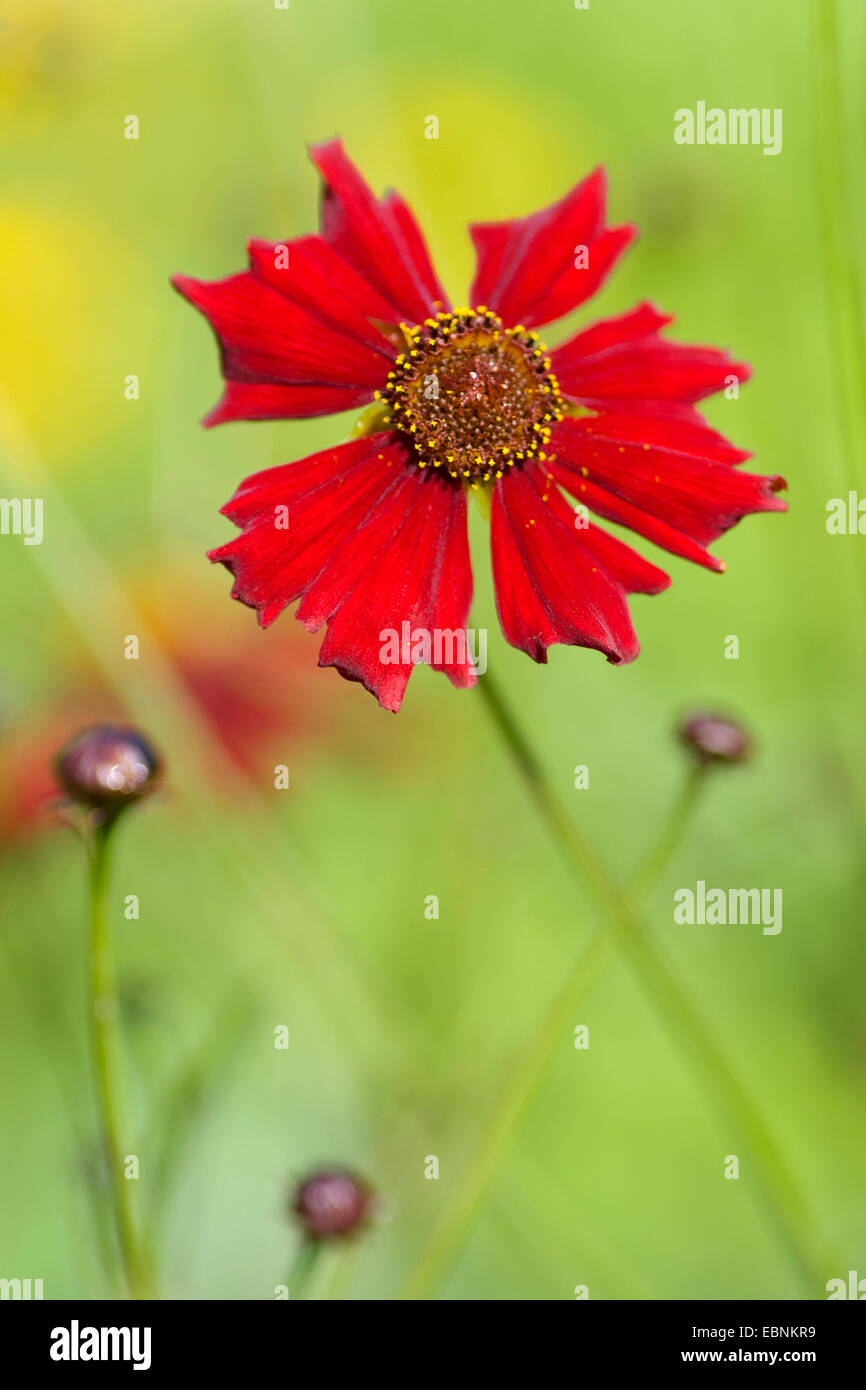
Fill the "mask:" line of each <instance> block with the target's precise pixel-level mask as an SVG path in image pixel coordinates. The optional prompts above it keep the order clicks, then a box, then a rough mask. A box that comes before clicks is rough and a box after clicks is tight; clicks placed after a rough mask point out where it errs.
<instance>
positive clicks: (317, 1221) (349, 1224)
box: [292, 1170, 373, 1240]
mask: <svg viewBox="0 0 866 1390" xmlns="http://www.w3.org/2000/svg"><path fill="white" fill-rule="evenodd" d="M372 1198H373V1194H372V1191H371V1190H370V1188H369V1187H368V1186H367V1184H366V1183H365V1182H364V1181H363V1180H362V1179H361V1178H357V1177H355V1175H354V1174H353V1173H347V1172H345V1171H344V1170H336V1171H332V1172H323V1173H313V1174H312V1175H311V1176H310V1177H309V1178H306V1179H305V1180H304V1181H303V1182H302V1183H301V1184H300V1186H299V1187H298V1189H297V1192H296V1193H295V1196H294V1200H293V1202H292V1210H293V1211H294V1213H295V1215H296V1216H297V1218H298V1220H299V1221H300V1223H301V1225H302V1227H303V1229H304V1233H305V1235H306V1236H307V1237H308V1238H309V1239H310V1240H328V1239H330V1238H331V1237H332V1236H349V1235H352V1234H353V1233H354V1232H355V1231H357V1230H358V1229H359V1227H361V1226H364V1225H366V1223H367V1221H368V1220H369V1218H370V1214H371V1207H372Z"/></svg>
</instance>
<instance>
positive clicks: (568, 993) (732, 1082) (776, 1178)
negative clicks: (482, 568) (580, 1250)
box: [401, 672, 827, 1299]
mask: <svg viewBox="0 0 866 1390" xmlns="http://www.w3.org/2000/svg"><path fill="white" fill-rule="evenodd" d="M479 688H480V689H481V691H482V692H483V695H484V697H485V699H486V703H487V707H488V709H489V711H490V713H491V715H492V716H493V719H494V721H495V723H496V725H497V727H498V729H499V732H500V734H501V735H502V737H503V739H504V741H505V743H506V745H507V747H508V750H509V752H510V753H511V754H512V756H513V758H514V760H515V763H516V764H517V767H518V769H519V771H520V772H521V774H522V776H523V777H524V779H525V780H526V782H527V784H528V787H529V790H530V792H531V794H532V796H533V799H534V800H535V802H536V805H537V806H538V808H539V810H540V811H541V814H542V816H543V818H544V819H545V821H546V822H547V824H548V827H549V828H550V829H551V830H552V831H553V834H554V837H555V839H556V840H557V842H558V843H559V846H560V848H561V849H562V850H563V851H564V853H565V855H566V857H567V859H568V861H569V864H570V866H571V867H572V868H573V869H575V870H577V871H578V873H579V875H580V876H581V877H582V878H583V879H585V881H586V883H587V884H588V886H589V888H590V890H591V891H592V893H593V896H594V898H595V899H596V902H597V905H598V906H599V908H600V909H601V913H602V916H603V919H604V926H603V928H602V930H601V931H600V932H599V933H597V934H596V936H595V937H593V938H592V940H591V941H590V943H589V945H588V946H587V947H586V948H585V950H584V951H583V952H582V954H581V956H580V957H579V958H578V961H577V963H576V965H575V966H574V968H573V970H572V971H571V973H570V975H569V977H568V979H567V981H566V983H565V985H564V986H563V988H562V989H561V990H560V991H559V993H558V994H557V996H556V998H555V1000H554V1002H553V1005H552V1007H551V1009H550V1011H549V1012H548V1014H547V1015H546V1017H545V1019H544V1020H543V1022H542V1024H541V1027H540V1028H539V1030H538V1032H537V1033H536V1034H535V1035H534V1036H533V1038H532V1040H531V1041H530V1044H529V1047H528V1049H527V1050H526V1052H525V1053H524V1054H523V1057H522V1058H521V1060H520V1062H519V1063H518V1066H517V1067H516V1068H515V1070H514V1071H513V1072H512V1074H511V1076H510V1077H509V1080H508V1082H507V1084H506V1086H505V1088H504V1091H503V1093H502V1096H501V1098H500V1101H499V1103H498V1105H497V1106H496V1109H495V1111H494V1115H493V1119H492V1121H491V1123H490V1125H489V1126H488V1128H487V1129H486V1130H485V1132H484V1135H483V1137H482V1141H481V1144H480V1146H479V1148H478V1149H477V1150H476V1153H475V1155H474V1157H473V1159H472V1160H471V1162H470V1165H469V1168H468V1169H467V1171H466V1174H465V1175H464V1178H463V1180H462V1181H461V1183H460V1184H459V1186H458V1189H457V1192H456V1194H455V1196H454V1198H453V1200H452V1201H451V1203H450V1205H449V1206H448V1208H447V1209H446V1212H445V1216H444V1218H443V1220H442V1222H441V1223H440V1225H439V1226H438V1228H437V1229H436V1230H435V1231H434V1233H433V1235H432V1237H431V1239H430V1241H429V1242H428V1244H427V1246H426V1247H425V1249H424V1250H423V1251H422V1254H421V1258H420V1260H419V1262H418V1264H417V1265H416V1267H415V1269H414V1271H413V1273H412V1275H411V1277H410V1279H409V1281H408V1283H407V1284H406V1286H405V1288H404V1290H403V1292H402V1295H401V1296H402V1297H403V1298H406V1299H421V1298H426V1297H428V1296H430V1294H431V1292H432V1291H434V1290H435V1288H436V1286H437V1284H438V1282H439V1280H440V1278H441V1277H442V1275H443V1274H444V1273H445V1272H446V1270H447V1269H448V1267H449V1265H450V1263H451V1261H452V1259H453V1258H454V1256H455V1254H456V1253H457V1251H458V1250H459V1248H460V1246H461V1244H462V1242H463V1241H464V1240H465V1238H466V1236H467V1235H468V1233H469V1231H470V1229H471V1226H472V1224H473V1222H474V1220H475V1217H476V1216H477V1214H478V1210H479V1207H480V1203H481V1201H482V1199H483V1196H484V1193H485V1192H486V1190H487V1187H488V1186H489V1183H490V1180H491V1178H492V1176H493V1173H494V1171H495V1169H496V1168H497V1166H498V1164H499V1163H500V1161H501V1159H502V1156H503V1153H504V1151H505V1149H506V1147H507V1144H508V1142H509V1140H510V1139H511V1137H512V1136H513V1134H514V1132H515V1130H516V1128H517V1125H518V1124H519V1121H520V1120H521V1118H522V1117H523V1116H524V1115H525V1114H526V1112H527V1110H528V1108H529V1106H530V1105H531V1103H532V1101H533V1099H534V1098H535V1096H536V1094H537V1092H538V1089H539V1086H540V1084H541V1081H542V1080H543V1078H544V1075H545V1073H546V1071H547V1067H548V1064H549V1063H550V1061H551V1059H552V1057H553V1055H554V1053H555V1051H556V1047H557V1045H558V1044H559V1043H560V1042H561V1040H562V1038H563V1037H564V1036H565V1033H566V1029H567V1025H568V1023H569V1022H570V1021H571V1019H573V1017H574V1011H575V1008H576V1007H579V1004H580V1002H581V1001H582V999H583V998H584V996H585V993H586V991H587V990H588V989H589V988H590V987H591V986H592V984H593V983H594V982H595V980H596V979H597V978H598V977H599V975H600V974H601V972H602V970H603V969H604V967H605V965H606V964H607V960H608V958H609V956H610V955H611V954H612V950H613V947H614V946H615V945H616V944H617V943H619V944H620V945H622V946H623V947H624V948H625V949H626V951H627V952H628V954H629V956H630V958H631V961H632V964H633V966H634V967H635V968H636V970H637V972H638V974H639V976H640V978H641V980H642V981H643V983H644V985H645V986H647V987H648V989H649V992H650V994H651V995H652V996H653V998H654V1000H655V1002H656V1004H657V1005H659V1006H660V1009H661V1013H662V1016H663V1018H665V1020H666V1021H668V1022H672V1023H673V1024H674V1025H675V1027H676V1028H677V1031H678V1032H679V1033H680V1034H681V1036H682V1038H683V1040H684V1041H685V1043H686V1045H687V1048H688V1050H689V1053H690V1055H691V1056H693V1057H694V1058H695V1059H696V1060H697V1061H698V1062H700V1063H701V1065H702V1067H703V1069H704V1072H705V1073H706V1075H707V1076H708V1077H709V1079H710V1082H711V1084H712V1086H713V1089H714V1091H715V1093H716V1097H717V1099H718V1100H719V1102H720V1103H721V1106H722V1109H723V1110H724V1112H725V1114H726V1115H727V1117H728V1119H729V1120H730V1121H731V1122H732V1123H733V1124H734V1125H735V1126H736V1128H737V1129H738V1130H739V1132H740V1134H741V1136H742V1138H743V1139H744V1140H745V1141H746V1144H747V1146H748V1148H749V1150H750V1152H751V1155H752V1159H753V1162H754V1167H755V1173H756V1176H757V1179H758V1187H759V1191H760V1193H761V1195H762V1196H763V1198H764V1201H765V1204H766V1207H767V1210H768V1213H769V1215H770V1217H771V1220H772V1221H773V1224H774V1225H775V1227H776V1229H777V1231H778V1233H779V1234H780V1236H781V1237H782V1239H783V1241H784V1244H785V1246H786V1248H787V1249H788V1251H789V1253H790V1255H791V1256H792V1259H793V1261H794V1263H795V1265H796V1267H797V1268H798V1270H799V1271H800V1273H801V1275H802V1277H803V1280H804V1285H805V1286H806V1287H808V1289H809V1292H810V1294H811V1296H813V1297H814V1296H816V1291H817V1290H818V1289H821V1288H822V1287H823V1283H824V1279H825V1277H826V1268H827V1266H826V1264H825V1258H824V1256H823V1255H822V1253H821V1252H819V1251H818V1250H817V1249H816V1248H815V1247H814V1245H813V1243H812V1239H811V1234H810V1229H809V1224H808V1218H807V1212H806V1209H805V1205H804V1203H803V1200H802V1197H801V1195H800V1193H799V1190H798V1189H797V1186H796V1184H795V1182H794V1180H793V1179H792V1177H791V1175H790V1174H789V1172H788V1169H787V1165H786V1163H785V1161H784V1158H783V1156H782V1154H781V1153H780V1151H779V1149H778V1146H777V1145H776V1142H775V1140H774V1139H773V1136H772V1134H771V1133H770V1131H769V1129H768V1128H767V1126H766V1125H765V1123H764V1120H763V1118H762V1116H761V1114H760V1112H759V1110H758V1109H757V1107H756V1106H755V1104H754V1102H753V1101H752V1099H751V1097H750V1096H749V1095H748V1093H747V1092H746V1090H745V1089H744V1087H743V1086H742V1084H741V1083H740V1081H739V1080H738V1078H737V1076H736V1075H735V1073H734V1072H733V1070H732V1069H731V1067H730V1065H729V1063H728V1061H727V1059H726V1058H725V1056H724V1053H723V1052H722V1050H721V1048H720V1046H719V1044H718V1043H717V1041H716V1039H715V1038H714V1037H713V1035H712V1033H711V1032H710V1030H709V1028H708V1027H707V1025H706V1023H705V1022H704V1020H703V1018H702V1016H701V1014H700V1011H699V1010H698V1009H697V1007H696V1006H695V1005H694V1004H693V1003H692V1002H691V1000H690V999H689V997H688V995H687V993H686V991H685V989H684V987H683V986H682V985H681V984H680V983H679V982H678V981H677V979H676V977H675V976H674V974H673V972H672V971H671V969H670V967H669V965H668V964H667V963H666V961H665V960H664V958H663V957H662V956H661V955H660V954H659V953H658V951H657V950H656V947H655V945H654V944H653V942H652V940H651V938H650V937H649V936H648V935H647V933H646V932H645V931H644V929H643V927H642V925H641V923H640V921H639V919H638V918H637V917H636V915H635V910H634V907H633V905H632V904H633V901H634V896H635V894H634V890H632V892H631V893H629V894H623V893H621V892H620V891H619V889H618V888H617V887H616V886H615V884H614V882H613V880H612V879H611V877H610V875H609V873H608V871H607V869H606V868H605V867H604V865H603V864H602V863H601V860H600V859H599V856H598V855H597V853H596V852H595V851H594V850H593V848H592V847H591V846H590V844H589V843H588V841H586V840H585V839H584V837H583V836H582V835H581V834H580V833H579V832H578V831H577V830H575V829H574V828H573V827H572V825H571V824H570V823H569V821H568V819H567V817H566V816H565V815H564V814H563V812H562V810H561V809H560V807H559V804H558V802H557V801H556V798H555V797H554V796H553V795H552V793H551V792H550V789H549V787H548V785H547V783H546V781H545V779H544V775H543V773H542V771H541V768H540V766H539V764H538V761H537V759H536V758H535V756H534V754H533V753H532V750H531V748H530V747H529V744H528V743H527V741H526V739H525V738H524V737H523V734H522V733H521V731H520V729H519V728H518V727H517V725H516V724H515V722H514V720H513V718H512V717H511V714H510V712H509V711H508V709H507V707H506V705H505V703H504V701H503V699H502V697H501V695H500V694H499V692H498V691H497V689H496V687H495V685H494V684H493V682H492V680H491V677H490V674H489V672H488V673H487V674H485V676H484V677H483V678H482V680H481V681H480V682H479ZM699 781H700V779H695V780H694V783H693V785H691V786H689V787H687V789H686V791H685V793H684V795H683V797H681V799H680V802H679V803H678V804H677V806H676V807H675V810H674V813H673V815H672V816H671V819H670V821H669V822H668V824H667V826H666V827H665V830H664V832H663V834H662V836H661V838H660V840H659V843H658V845H657V846H656V848H655V850H654V851H653V852H652V854H651V856H650V861H651V864H652V865H653V866H656V865H658V864H661V865H662V866H663V864H664V863H665V862H666V860H667V855H668V853H669V852H670V850H671V849H672V848H673V841H672V840H671V838H670V836H671V834H672V833H674V832H676V831H677V829H678V827H679V826H680V825H681V824H682V823H683V822H684V820H685V816H686V815H687V813H688V811H689V809H690V807H691V805H692V804H693V799H694V795H695V794H696V792H697V789H698V785H699ZM650 861H648V863H647V865H645V866H644V869H643V870H641V871H640V877H641V878H642V879H643V880H644V882H648V879H649V868H650Z"/></svg>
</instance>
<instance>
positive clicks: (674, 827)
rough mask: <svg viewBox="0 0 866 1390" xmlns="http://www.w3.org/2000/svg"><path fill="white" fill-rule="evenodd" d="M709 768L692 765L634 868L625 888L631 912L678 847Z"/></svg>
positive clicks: (645, 896)
mask: <svg viewBox="0 0 866 1390" xmlns="http://www.w3.org/2000/svg"><path fill="white" fill-rule="evenodd" d="M708 767H709V764H707V763H693V764H692V765H691V767H690V768H689V770H688V772H687V774H686V779H685V781H684V782H683V784H682V786H681V788H680V793H679V796H678V797H677V798H676V800H675V801H674V804H673V806H672V808H671V810H670V812H669V814H668V818H667V820H666V821H665V822H664V824H663V826H662V828H661V831H660V833H659V837H658V839H657V840H656V842H655V844H654V845H653V847H652V849H651V850H650V851H649V853H648V854H647V856H646V858H645V859H644V860H643V861H642V862H641V864H640V865H639V866H638V868H637V870H636V872H635V874H634V877H633V878H632V880H631V882H630V883H629V885H628V899H629V902H630V903H631V905H632V908H633V909H634V910H635V911H639V910H640V907H641V905H642V904H643V903H644V902H645V901H646V899H647V897H648V896H649V894H650V893H651V892H652V890H653V888H654V887H655V885H656V884H657V883H658V881H659V879H660V878H661V876H662V874H663V873H664V871H665V869H666V868H667V866H668V864H669V863H670V861H671V859H672V858H673V855H674V851H675V850H676V848H677V846H678V845H679V844H680V843H681V841H682V838H683V834H684V832H685V829H686V827H687V825H688V823H689V821H690V820H691V818H692V815H693V814H694V810H695V807H696V805H697V803H698V800H699V798H700V795H701V792H702V791H703V789H704V785H705V783H706V775H707V771H708Z"/></svg>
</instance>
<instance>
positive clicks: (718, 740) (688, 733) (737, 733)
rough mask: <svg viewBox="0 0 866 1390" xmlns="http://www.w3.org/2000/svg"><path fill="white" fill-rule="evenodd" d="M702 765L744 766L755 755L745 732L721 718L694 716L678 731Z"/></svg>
mask: <svg viewBox="0 0 866 1390" xmlns="http://www.w3.org/2000/svg"><path fill="white" fill-rule="evenodd" d="M677 732H678V733H679V736H680V739H681V741H682V742H683V743H684V744H685V745H686V746H687V747H688V748H689V749H690V750H691V752H692V754H693V755H694V756H695V757H696V758H697V760H698V762H700V763H703V764H704V765H707V764H709V763H742V762H745V760H746V758H748V756H749V754H750V753H751V751H752V740H751V739H750V737H749V735H748V734H747V733H746V731H745V729H743V728H741V726H740V725H739V724H735V723H734V721H733V720H732V719H728V718H726V717H725V716H724V715H721V714H690V715H688V716H687V718H685V719H683V720H682V722H681V723H680V725H679V729H678V731H677Z"/></svg>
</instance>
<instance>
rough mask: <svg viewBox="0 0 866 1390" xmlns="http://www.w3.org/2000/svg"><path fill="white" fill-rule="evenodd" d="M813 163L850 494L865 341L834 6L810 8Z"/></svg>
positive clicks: (857, 454)
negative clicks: (812, 68)
mask: <svg viewBox="0 0 866 1390" xmlns="http://www.w3.org/2000/svg"><path fill="white" fill-rule="evenodd" d="M814 38H815V42H814V45H813V47H814V54H815V160H816V182H817V187H818V198H817V203H818V209H819V215H820V218H821V230H822V234H823V241H824V261H825V276H826V283H827V298H828V308H829V313H830V345H831V349H832V350H833V351H835V355H836V370H835V371H834V373H833V375H834V380H835V384H836V388H837V391H838V396H839V414H840V419H841V425H842V432H843V439H844V444H845V451H846V453H847V456H848V469H849V476H850V481H851V486H852V487H856V486H857V484H858V482H861V483H862V481H863V479H862V476H861V469H862V467H863V463H864V459H866V335H864V326H863V313H862V298H861V290H860V282H859V274H858V258H857V248H858V245H859V242H858V237H857V234H856V231H855V224H854V218H853V215H852V205H851V197H852V195H851V189H850V185H849V180H848V166H847V161H846V158H845V118H844V112H843V109H842V96H841V82H840V77H839V43H838V32H837V14H836V3H835V0H814Z"/></svg>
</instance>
